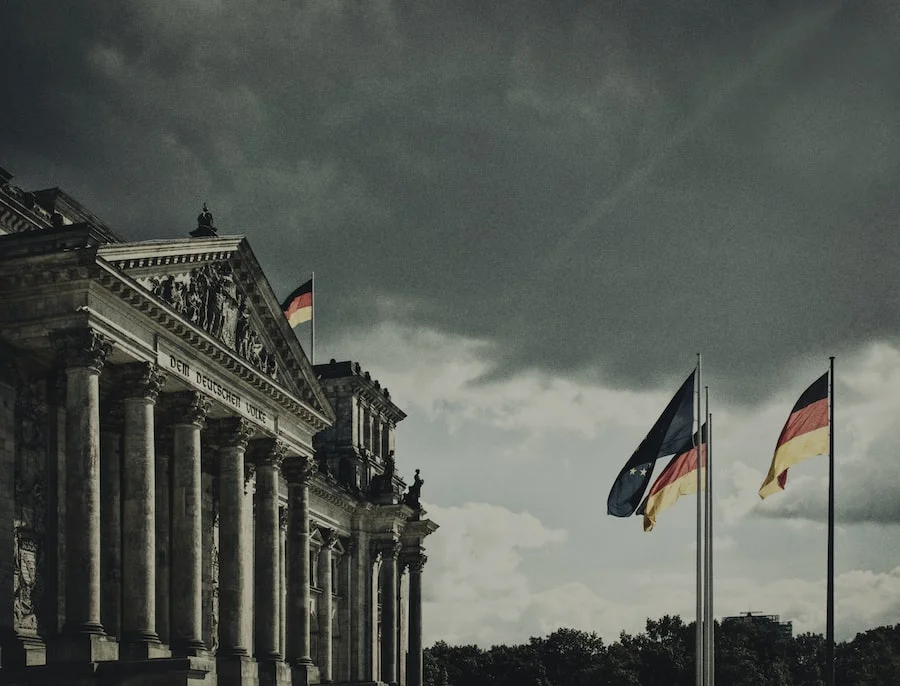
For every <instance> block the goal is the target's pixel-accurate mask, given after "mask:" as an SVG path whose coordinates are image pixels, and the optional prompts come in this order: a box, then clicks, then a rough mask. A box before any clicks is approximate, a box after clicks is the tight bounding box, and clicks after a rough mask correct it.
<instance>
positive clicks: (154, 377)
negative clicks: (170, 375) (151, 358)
mask: <svg viewBox="0 0 900 686" xmlns="http://www.w3.org/2000/svg"><path fill="white" fill-rule="evenodd" d="M115 374H116V377H117V379H116V380H117V381H118V382H119V383H120V384H121V388H122V397H123V398H126V399H140V400H149V401H150V402H151V403H155V402H156V399H157V397H159V392H160V391H161V390H162V387H163V386H164V385H165V384H166V373H165V372H163V371H162V370H161V369H160V368H159V367H158V366H156V363H155V362H131V363H129V364H123V365H120V366H118V367H115Z"/></svg>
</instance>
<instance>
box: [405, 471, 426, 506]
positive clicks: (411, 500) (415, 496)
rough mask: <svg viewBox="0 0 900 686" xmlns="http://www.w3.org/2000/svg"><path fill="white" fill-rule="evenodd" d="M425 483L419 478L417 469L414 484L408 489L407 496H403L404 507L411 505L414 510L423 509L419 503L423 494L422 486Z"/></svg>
mask: <svg viewBox="0 0 900 686" xmlns="http://www.w3.org/2000/svg"><path fill="white" fill-rule="evenodd" d="M424 483H425V482H424V481H423V480H422V478H421V477H420V476H419V470H418V469H417V470H416V475H415V477H413V482H412V484H411V485H410V487H409V488H407V489H406V494H405V495H404V496H403V504H404V505H409V506H410V507H411V508H413V509H414V510H421V509H422V505H421V503H419V495H420V494H421V493H422V484H424Z"/></svg>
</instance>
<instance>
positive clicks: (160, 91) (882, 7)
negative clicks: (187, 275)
mask: <svg viewBox="0 0 900 686" xmlns="http://www.w3.org/2000/svg"><path fill="white" fill-rule="evenodd" d="M0 25H2V26H3V27H4V31H3V33H4V40H3V41H0V61H2V64H4V70H3V72H2V76H0V88H2V92H3V93H4V94H5V95H6V97H4V103H3V106H2V107H0V130H2V132H3V134H2V138H0V166H3V167H5V168H7V169H8V170H9V171H11V172H12V173H13V174H14V175H15V179H14V182H15V183H17V184H18V185H20V186H22V187H24V188H27V189H34V188H43V187H49V186H60V187H62V188H63V189H65V190H66V191H68V192H69V193H71V194H72V195H73V196H75V197H76V198H78V199H79V200H81V201H82V202H83V204H85V205H86V206H87V207H88V208H90V209H91V210H92V211H93V212H94V213H95V214H97V215H98V216H100V217H101V218H102V219H103V220H104V221H106V222H107V223H108V224H109V225H110V226H112V227H113V228H114V229H116V230H117V231H119V232H120V233H121V234H123V235H124V236H126V237H127V238H129V239H133V240H140V239H150V238H167V237H184V236H186V235H187V232H188V231H190V230H191V229H192V228H193V227H194V226H195V217H196V215H197V213H198V212H199V210H200V206H201V204H202V203H203V202H204V201H206V202H208V203H209V206H210V209H211V210H212V212H213V214H214V215H215V218H216V222H217V225H218V227H219V230H220V233H222V234H245V235H247V236H248V237H249V239H250V242H251V246H252V247H253V249H254V251H255V253H256V255H257V257H258V259H259V261H260V262H261V264H262V265H263V268H264V269H265V270H266V272H267V274H268V276H269V279H270V281H271V283H272V285H273V288H274V289H275V292H276V294H278V295H279V296H281V295H286V294H287V293H288V292H289V291H291V290H292V289H293V288H294V287H296V286H297V285H298V284H299V283H301V282H302V281H304V280H305V279H306V278H308V274H309V272H311V271H315V272H316V284H317V292H316V296H317V303H316V304H317V319H316V322H317V323H316V335H317V357H318V359H317V361H320V362H321V361H325V360H327V358H330V357H335V358H338V359H346V358H353V359H355V360H359V361H360V362H361V363H362V364H363V366H364V367H366V368H368V369H370V370H371V371H372V372H373V374H374V375H375V376H376V377H377V378H379V379H380V381H381V382H382V384H383V385H386V386H388V387H389V388H390V389H391V392H392V396H393V397H394V398H395V400H396V401H397V402H398V403H399V404H400V405H401V406H402V407H403V408H404V409H405V410H406V411H407V412H408V414H409V418H408V419H407V420H406V421H405V422H404V423H403V424H402V425H401V426H400V431H399V435H398V466H399V468H400V470H401V471H402V472H404V473H405V474H407V475H408V476H409V475H411V473H412V470H413V469H414V468H416V467H418V468H421V470H422V476H423V477H424V479H425V486H424V488H423V499H424V500H425V501H426V502H427V504H428V509H429V513H430V515H431V516H432V518H433V519H435V520H436V521H437V522H439V523H440V524H441V529H440V531H439V532H438V533H436V534H435V535H434V536H433V537H432V538H431V539H430V541H429V543H430V553H429V557H430V561H429V564H428V566H427V568H426V574H427V577H426V578H427V581H426V585H425V588H426V591H425V592H426V594H427V606H426V608H425V612H426V640H427V641H429V642H430V641H433V640H436V639H439V638H444V639H447V640H449V641H452V642H478V643H481V644H483V645H490V644H491V643H499V642H511V641H521V640H524V639H526V638H527V637H528V636H531V635H536V634H541V633H546V632H549V631H552V630H553V629H555V628H557V627H558V626H574V627H578V628H583V629H589V630H595V631H597V632H598V633H600V634H601V635H603V636H604V637H606V638H609V639H612V638H614V637H615V636H616V635H617V634H618V632H619V630H620V629H627V630H629V631H633V630H640V629H641V628H642V627H643V623H644V619H645V617H647V616H650V617H658V616H661V615H663V614H665V613H672V612H680V613H682V614H684V615H686V616H688V617H690V616H691V613H692V612H693V602H694V601H693V595H692V593H693V577H692V570H693V552H692V548H691V546H692V538H693V529H692V516H693V509H692V503H690V502H688V501H684V502H679V503H678V504H677V505H676V506H675V507H673V508H672V509H671V510H667V511H666V512H664V513H663V514H662V515H661V516H660V518H659V523H658V525H657V528H656V529H655V530H654V531H653V533H652V534H645V533H643V532H642V531H641V523H640V520H639V519H637V518H634V519H631V520H628V519H626V520H621V519H613V518H610V517H607V516H606V514H605V501H606V495H607V493H608V491H609V487H610V485H611V483H612V480H613V478H614V477H615V475H616V473H617V472H618V470H619V469H620V468H621V466H622V464H624V462H625V461H626V460H627V459H628V457H629V456H630V454H631V452H632V450H633V449H634V448H635V447H636V446H637V444H638V443H639V442H640V440H641V438H642V437H643V435H644V433H645V432H646V431H647V429H649V427H650V425H651V424H652V423H653V421H654V420H655V419H656V417H657V415H658V414H659V412H660V411H661V410H662V408H663V407H664V405H665V403H666V402H667V400H668V399H669V397H670V396H671V394H672V393H673V392H674V391H675V390H676V389H677V387H678V385H679V384H680V383H681V381H682V380H683V379H684V377H685V376H687V374H688V373H689V372H690V370H691V368H692V367H693V365H694V360H695V354H696V353H697V352H702V353H703V356H704V370H705V380H706V382H707V383H709V385H710V388H711V390H710V393H711V396H712V400H713V408H712V409H713V413H714V416H715V419H714V427H715V428H714V440H715V445H716V455H717V459H718V463H717V464H718V470H717V473H716V503H717V529H716V538H717V550H718V553H719V554H718V558H717V564H718V574H717V586H716V593H717V614H718V615H720V616H721V615H722V614H733V613H736V612H738V611H742V610H760V611H765V612H768V613H778V614H780V615H781V616H782V618H783V619H788V620H792V621H794V625H795V629H796V630H801V631H802V630H815V631H822V630H823V628H824V614H825V611H824V598H825V596H824V568H825V535H824V527H823V519H824V503H825V500H824V494H825V491H824V485H823V484H824V482H823V477H824V476H825V460H824V459H821V458H820V459H818V460H815V461H810V462H808V463H806V464H804V465H803V466H802V467H798V468H796V469H794V470H792V472H791V477H790V479H789V484H788V490H787V491H786V492H785V493H783V494H779V495H777V496H774V497H773V498H771V499H769V500H767V501H766V503H765V506H764V507H763V506H761V505H760V503H759V499H758V497H757V496H756V490H757V489H758V488H759V485H760V483H761V481H762V477H763V475H764V473H765V471H766V469H767V468H768V464H769V461H770V459H771V455H772V449H773V447H774V443H775V440H776V438H777V436H778V432H779V430H780V428H781V425H782V424H783V422H784V420H785V418H786V416H787V413H788V411H789V410H790V408H791V406H792V404H793V403H794V401H795V400H796V398H797V397H798V396H799V394H800V393H801V392H802V390H803V389H804V388H805V387H806V386H807V385H808V384H809V383H810V382H811V381H812V380H813V379H815V378H816V377H817V376H819V375H820V374H821V373H822V372H823V371H825V369H826V367H827V358H828V355H836V356H837V369H838V374H837V393H838V398H839V400H838V411H837V417H838V420H837V427H836V444H837V453H838V467H837V472H838V479H839V481H838V484H837V492H838V498H839V503H838V508H839V513H838V514H839V520H840V522H841V523H840V527H839V531H838V540H837V572H838V575H839V576H838V579H837V594H838V601H837V633H838V636H839V637H840V638H849V637H852V636H853V634H854V633H855V632H856V631H859V630H864V629H866V628H869V627H871V626H876V625H879V624H885V623H895V622H896V621H898V617H900V544H898V543H897V541H898V533H900V532H898V531H897V524H898V522H900V485H898V484H900V460H898V458H897V455H896V452H897V451H896V446H897V444H898V441H900V428H898V423H897V421H896V417H897V416H898V413H900V335H898V334H900V303H898V295H897V294H898V287H897V276H896V275H897V265H898V264H900V231H898V230H897V226H896V224H897V218H898V214H900V196H898V193H897V185H898V180H900V174H898V171H900V79H898V78H897V65H898V64H900V5H898V4H897V3H896V2H894V1H893V0H857V1H856V2H846V3H841V2H830V3H829V2H824V1H823V0H810V1H808V2H804V1H802V0H765V1H763V0H749V1H748V0H678V1H677V2H676V1H673V0H666V1H665V2H664V1H659V2H643V3H626V2H620V1H619V0H598V1H596V2H576V1H575V0H546V1H543V2H541V1H539V0H519V1H518V2H508V1H500V0H498V1H496V2H483V1H481V0H471V1H462V0H459V1H452V2H450V1H444V2H434V1H432V0H417V1H416V2H404V1H396V2H395V1H392V0H373V1H370V2H358V1H357V0H321V1H309V2H297V1H292V0H278V1H277V2H276V1H274V0H261V1H260V2H256V3H253V5H252V9H251V7H250V6H249V5H247V4H246V3H237V2H235V3H230V2H225V1H222V2H215V1H212V0H193V1H190V2H187V1H181V2H170V3H158V2H146V3H135V2H117V3H101V2H96V3H78V4H77V6H76V5H67V6H65V7H62V6H60V7H56V8H54V9H53V10H52V11H49V10H47V9H46V8H44V7H42V6H41V4H40V3H35V2H28V1H26V0H10V1H8V2H5V3H3V4H2V6H0ZM297 334H298V336H299V337H300V339H301V341H306V336H307V335H308V331H307V329H306V328H304V327H302V326H301V327H299V328H298V329H297Z"/></svg>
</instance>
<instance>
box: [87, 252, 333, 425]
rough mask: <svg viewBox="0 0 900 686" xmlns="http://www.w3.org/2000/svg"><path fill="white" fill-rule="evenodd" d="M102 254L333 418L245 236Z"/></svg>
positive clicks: (195, 322) (163, 300)
mask: <svg viewBox="0 0 900 686" xmlns="http://www.w3.org/2000/svg"><path fill="white" fill-rule="evenodd" d="M97 254H98V257H99V258H101V259H103V260H105V261H106V262H107V263H109V264H110V265H112V266H113V267H115V268H116V269H117V270H119V271H121V272H122V273H124V274H125V275H127V276H128V277H129V278H131V279H132V280H133V281H135V282H137V284H139V285H140V286H141V287H143V288H144V289H145V290H147V291H148V292H149V293H151V294H152V295H153V296H155V297H156V298H158V299H159V300H161V301H162V302H164V303H165V304H166V305H167V306H168V307H169V308H171V309H172V310H174V311H175V312H176V313H177V314H178V315H179V316H180V317H181V318H183V319H184V320H185V321H186V322H188V323H190V324H191V325H193V326H195V327H197V328H199V329H201V330H202V331H205V332H206V333H207V334H209V335H210V336H212V337H213V338H215V339H216V340H218V341H219V342H220V343H221V344H222V345H224V346H225V347H226V348H228V349H229V350H230V351H231V352H233V353H234V354H235V355H236V356H237V357H239V358H240V359H242V360H243V361H244V362H246V363H247V364H249V365H250V366H252V367H254V368H255V369H256V370H257V371H259V372H260V373H261V374H263V375H265V376H267V377H269V378H271V379H272V380H274V381H276V382H277V383H279V384H281V385H282V386H283V387H284V388H285V389H286V390H288V391H289V392H291V393H292V394H294V395H295V396H296V397H298V398H300V399H302V400H303V401H304V402H306V403H308V404H309V405H311V406H312V408H313V409H314V410H315V411H317V412H319V413H321V414H322V415H324V416H326V417H328V418H329V419H331V420H333V419H334V413H333V410H332V408H331V406H330V404H329V403H328V400H327V399H326V397H325V394H324V392H323V391H322V388H321V386H320V384H319V382H318V381H317V380H316V376H315V373H314V372H313V369H312V366H311V365H310V363H309V360H308V358H307V356H306V353H305V352H304V350H303V348H302V346H301V345H300V343H299V341H298V340H297V338H296V336H295V335H294V333H293V331H292V330H291V328H290V326H289V325H288V323H287V320H286V319H285V317H284V313H283V312H282V311H281V305H280V303H279V302H278V300H277V299H276V297H275V294H274V292H273V291H272V287H271V286H270V285H269V282H268V280H267V279H266V277H265V275H264V274H263V271H262V269H261V267H260V266H259V263H258V262H257V260H256V257H255V256H254V255H253V251H252V250H251V249H250V246H249V244H248V243H247V240H246V238H244V237H243V236H231V237H219V238H191V239H181V240H160V241H141V242H136V243H123V244H110V245H104V246H101V247H100V248H99V250H98V253H97Z"/></svg>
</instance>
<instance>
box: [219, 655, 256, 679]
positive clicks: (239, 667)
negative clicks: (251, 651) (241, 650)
mask: <svg viewBox="0 0 900 686" xmlns="http://www.w3.org/2000/svg"><path fill="white" fill-rule="evenodd" d="M216 680H217V684H218V686H259V669H258V667H257V664H256V660H254V659H253V658H251V657H247V656H246V655H225V656H219V657H217V658H216Z"/></svg>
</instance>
